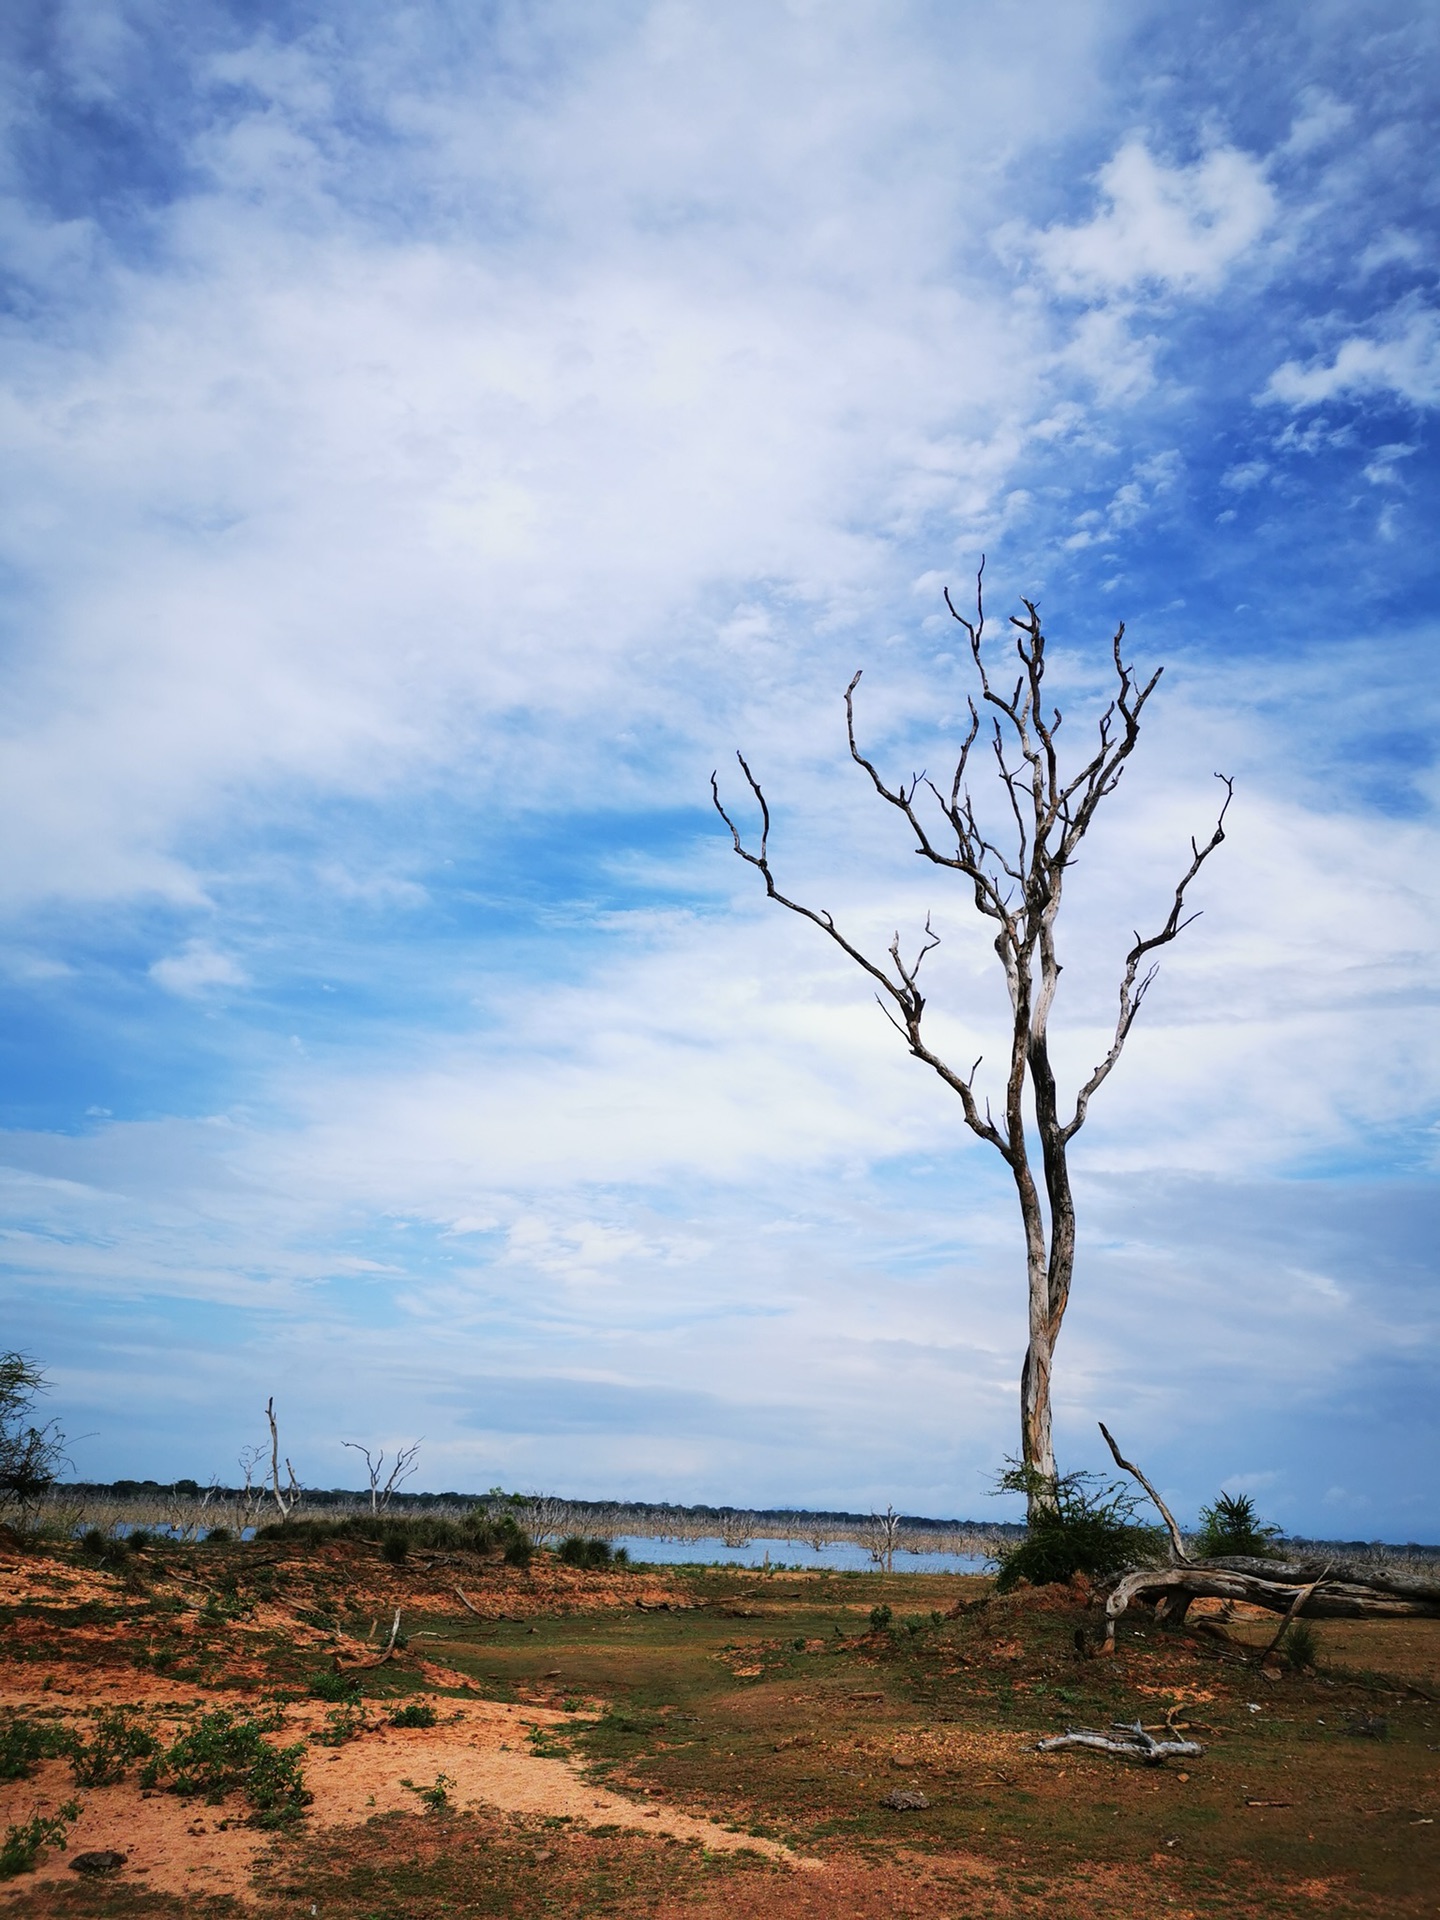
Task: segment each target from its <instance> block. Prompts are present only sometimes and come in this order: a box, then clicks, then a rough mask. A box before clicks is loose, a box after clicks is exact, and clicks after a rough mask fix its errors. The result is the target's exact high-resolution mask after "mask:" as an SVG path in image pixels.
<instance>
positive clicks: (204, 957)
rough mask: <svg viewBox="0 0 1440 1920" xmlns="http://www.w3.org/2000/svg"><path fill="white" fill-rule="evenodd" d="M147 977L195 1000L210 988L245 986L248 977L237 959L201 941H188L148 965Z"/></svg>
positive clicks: (168, 991)
mask: <svg viewBox="0 0 1440 1920" xmlns="http://www.w3.org/2000/svg"><path fill="white" fill-rule="evenodd" d="M150 978H151V979H152V980H153V981H154V982H155V983H156V985H157V986H161V987H163V988H164V989H165V991H166V992H167V993H178V994H180V995H181V996H182V997H184V998H185V999H194V998H197V997H198V996H199V995H201V994H205V993H208V992H209V991H210V989H211V988H212V987H245V986H248V985H249V984H250V977H249V975H248V974H247V973H246V971H245V969H244V968H243V967H242V966H241V965H240V963H239V962H238V961H237V960H234V959H232V958H231V956H230V955H229V954H228V953H221V952H220V951H219V950H218V949H217V948H215V947H212V946H211V945H210V944H209V943H208V942H207V941H204V940H190V941H187V942H186V944H185V946H184V947H183V948H182V950H181V951H180V952H179V953H171V954H166V955H165V957H164V958H163V959H160V960H156V961H155V962H154V963H153V965H152V966H151V968H150Z"/></svg>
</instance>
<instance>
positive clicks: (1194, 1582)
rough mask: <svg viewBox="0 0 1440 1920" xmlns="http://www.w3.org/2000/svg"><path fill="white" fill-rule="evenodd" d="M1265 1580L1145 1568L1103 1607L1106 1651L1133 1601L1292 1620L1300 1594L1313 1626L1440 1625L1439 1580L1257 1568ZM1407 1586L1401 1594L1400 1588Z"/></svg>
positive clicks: (1225, 1569)
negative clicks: (1196, 1604) (1194, 1604)
mask: <svg viewBox="0 0 1440 1920" xmlns="http://www.w3.org/2000/svg"><path fill="white" fill-rule="evenodd" d="M1253 1564H1255V1565H1258V1566H1261V1567H1264V1568H1265V1573H1264V1574H1259V1573H1249V1572H1245V1571H1242V1570H1241V1569H1239V1568H1237V1567H1236V1566H1235V1565H1234V1564H1233V1563H1229V1564H1226V1563H1222V1562H1220V1561H1216V1560H1207V1561H1202V1562H1199V1563H1198V1564H1194V1565H1190V1566H1184V1567H1142V1568H1140V1569H1138V1570H1137V1571H1136V1572H1134V1573H1127V1574H1126V1575H1125V1576H1124V1577H1123V1579H1121V1580H1120V1581H1118V1582H1117V1584H1116V1586H1115V1588H1114V1590H1113V1591H1112V1592H1111V1594H1110V1597H1109V1599H1108V1600H1107V1601H1106V1602H1105V1650H1106V1651H1107V1652H1110V1651H1112V1650H1113V1648H1114V1645H1115V1622H1116V1621H1117V1620H1118V1619H1119V1617H1120V1615H1121V1614H1122V1613H1124V1612H1125V1610H1126V1608H1127V1607H1128V1606H1129V1605H1130V1602H1131V1601H1132V1600H1144V1599H1148V1598H1151V1597H1152V1596H1153V1597H1156V1598H1158V1597H1159V1596H1161V1595H1165V1594H1176V1593H1178V1594H1184V1595H1188V1597H1189V1598H1190V1599H1191V1600H1197V1599H1204V1600H1234V1601H1243V1602H1244V1603H1245V1604H1246V1605H1247V1606H1251V1607H1264V1608H1265V1609H1266V1611H1267V1612H1270V1613H1283V1614H1285V1615H1286V1616H1287V1624H1288V1616H1289V1614H1290V1611H1291V1609H1292V1607H1293V1606H1294V1604H1295V1600H1296V1589H1297V1588H1300V1589H1301V1590H1302V1594H1303V1599H1304V1605H1305V1610H1306V1613H1307V1615H1308V1616H1309V1617H1310V1618H1311V1619H1312V1620H1370V1619H1390V1620H1394V1619H1440V1580H1420V1579H1416V1578H1414V1577H1413V1576H1408V1575H1394V1574H1391V1575H1370V1574H1368V1573H1366V1572H1364V1571H1363V1570H1362V1569H1360V1568H1353V1567H1347V1568H1337V1569H1336V1571H1337V1572H1339V1573H1341V1574H1343V1575H1345V1576H1347V1577H1344V1578H1341V1579H1336V1580H1332V1579H1329V1578H1328V1577H1326V1575H1327V1572H1328V1570H1327V1569H1323V1568H1320V1569H1317V1568H1315V1567H1287V1566H1285V1565H1283V1564H1279V1565H1272V1564H1271V1563H1270V1562H1269V1561H1265V1560H1262V1561H1258V1562H1255V1563H1253ZM1401 1580H1403V1581H1404V1587H1403V1590H1400V1589H1399V1582H1400V1581H1401Z"/></svg>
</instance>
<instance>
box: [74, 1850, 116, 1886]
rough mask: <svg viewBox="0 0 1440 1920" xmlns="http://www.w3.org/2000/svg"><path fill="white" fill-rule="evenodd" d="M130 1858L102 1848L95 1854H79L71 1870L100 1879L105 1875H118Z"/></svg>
mask: <svg viewBox="0 0 1440 1920" xmlns="http://www.w3.org/2000/svg"><path fill="white" fill-rule="evenodd" d="M128 1858H129V1855H128V1854H124V1853H116V1852H115V1851H114V1849H113V1848H111V1847H101V1848H98V1849H97V1850H96V1851H95V1852H94V1853H77V1854H76V1856H75V1858H74V1859H73V1860H72V1861H71V1862H70V1870H71V1872H72V1873H88V1874H90V1875H91V1876H92V1877H94V1878H95V1879H99V1878H100V1877H101V1876H102V1875H103V1874H107V1873H118V1872H119V1871H120V1869H121V1867H123V1866H124V1864H125V1862H126V1860H127V1859H128Z"/></svg>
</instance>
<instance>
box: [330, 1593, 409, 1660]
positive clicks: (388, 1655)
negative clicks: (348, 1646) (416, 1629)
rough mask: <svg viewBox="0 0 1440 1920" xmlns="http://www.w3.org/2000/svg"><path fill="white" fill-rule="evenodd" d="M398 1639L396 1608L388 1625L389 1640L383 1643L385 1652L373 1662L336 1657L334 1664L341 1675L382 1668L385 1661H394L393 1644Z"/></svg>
mask: <svg viewBox="0 0 1440 1920" xmlns="http://www.w3.org/2000/svg"><path fill="white" fill-rule="evenodd" d="M399 1637H400V1609H399V1607H397V1608H396V1609H395V1618H394V1620H393V1621H392V1622H391V1623H390V1638H389V1639H388V1640H387V1641H386V1643H385V1651H384V1652H383V1653H381V1654H378V1655H377V1656H376V1658H375V1659H373V1660H342V1659H340V1658H339V1656H338V1655H337V1656H336V1660H335V1664H336V1666H337V1667H338V1668H339V1669H340V1671H341V1672H342V1673H359V1672H360V1671H362V1669H364V1670H368V1669H369V1668H370V1667H383V1666H384V1664H385V1662H386V1661H387V1660H393V1659H394V1657H395V1642H396V1641H397V1640H398V1639H399Z"/></svg>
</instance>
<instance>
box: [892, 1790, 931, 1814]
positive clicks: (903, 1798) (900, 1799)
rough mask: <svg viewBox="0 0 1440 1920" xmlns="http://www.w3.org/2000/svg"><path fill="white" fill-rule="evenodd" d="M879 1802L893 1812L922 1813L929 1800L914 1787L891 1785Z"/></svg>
mask: <svg viewBox="0 0 1440 1920" xmlns="http://www.w3.org/2000/svg"><path fill="white" fill-rule="evenodd" d="M880 1804H881V1806H882V1807H889V1808H890V1809H891V1810H892V1811H893V1812H895V1813H923V1812H924V1811H925V1809H926V1808H927V1807H928V1806H929V1804H930V1802H929V1801H928V1800H927V1799H926V1798H925V1796H924V1794H923V1793H920V1792H917V1790H916V1789H915V1788H914V1787H892V1788H891V1789H890V1791H889V1793H887V1794H886V1796H885V1798H884V1799H883V1800H882V1801H881V1802H880Z"/></svg>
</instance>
